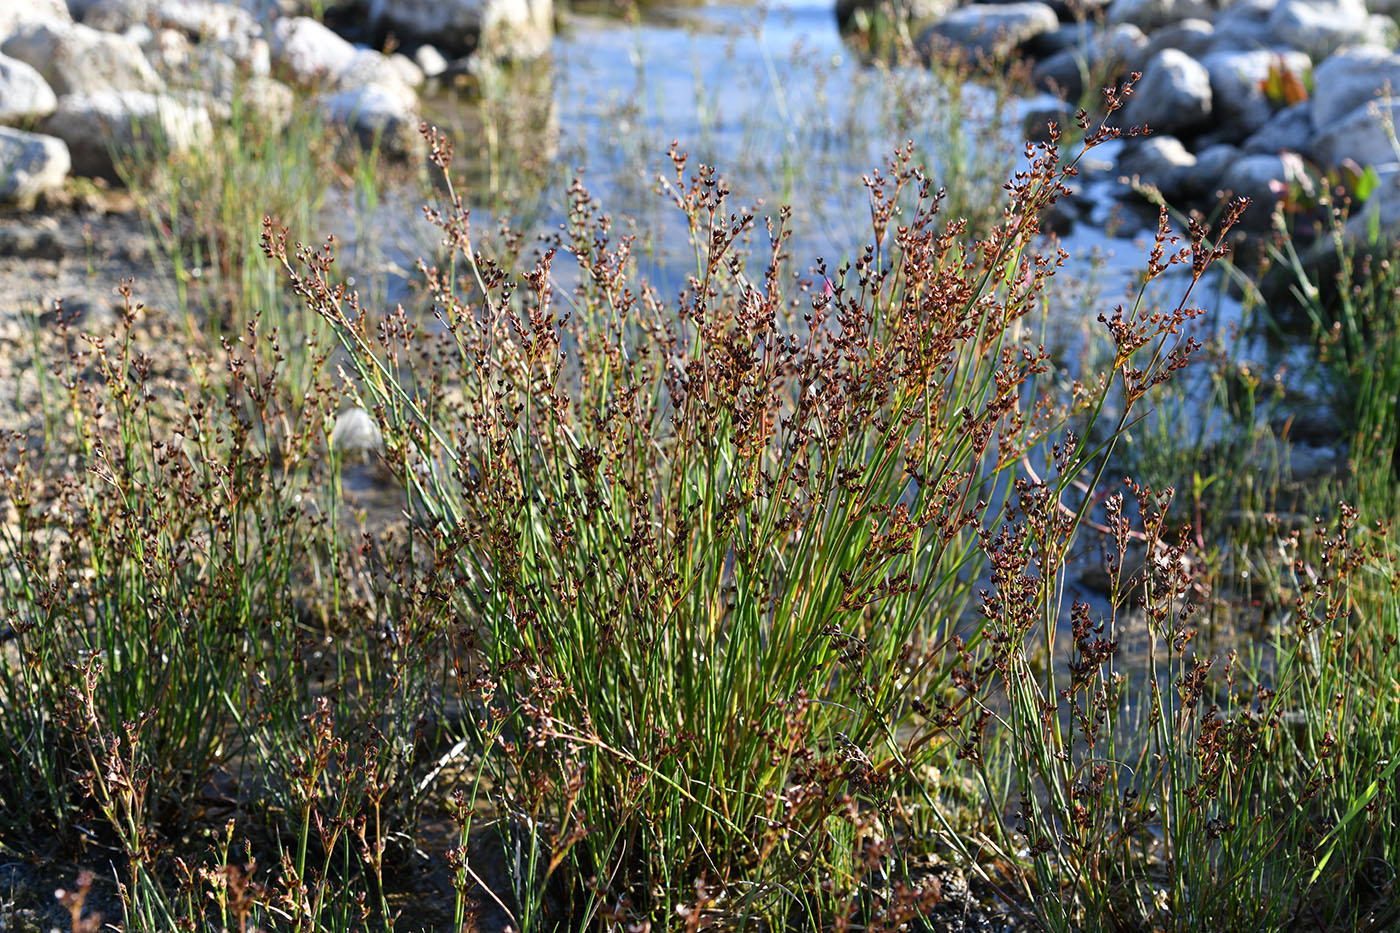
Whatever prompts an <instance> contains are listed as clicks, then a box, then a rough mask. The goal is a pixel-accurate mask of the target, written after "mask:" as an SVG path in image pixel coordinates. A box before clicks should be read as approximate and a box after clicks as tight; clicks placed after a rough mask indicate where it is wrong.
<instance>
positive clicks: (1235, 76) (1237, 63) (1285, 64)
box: [1201, 49, 1312, 142]
mask: <svg viewBox="0 0 1400 933" xmlns="http://www.w3.org/2000/svg"><path fill="white" fill-rule="evenodd" d="M1201 64H1203V65H1204V66H1205V67H1206V70H1207V71H1208V72H1210V86H1211V90H1212V91H1213V92H1214V94H1215V101H1216V114H1215V119H1216V123H1217V124H1218V125H1219V127H1220V129H1221V130H1222V131H1224V135H1226V136H1228V137H1229V138H1230V141H1232V142H1238V141H1240V140H1243V139H1245V138H1246V137H1248V136H1249V135H1250V134H1252V133H1254V132H1255V131H1257V130H1258V129H1259V128H1260V127H1261V126H1263V125H1264V124H1265V123H1268V122H1269V118H1270V117H1272V116H1273V115H1274V111H1275V110H1277V109H1280V108H1281V107H1282V106H1283V105H1284V103H1283V102H1282V101H1278V102H1275V101H1272V100H1270V99H1269V96H1268V95H1267V94H1265V93H1264V88H1263V83H1264V81H1265V80H1266V79H1267V78H1268V77H1269V71H1270V70H1271V69H1275V68H1280V67H1282V68H1287V69H1288V70H1289V71H1290V72H1292V73H1293V74H1294V75H1296V76H1297V77H1298V78H1300V79H1301V78H1302V77H1303V76H1304V75H1305V74H1307V72H1308V69H1310V68H1311V67H1312V61H1311V60H1310V59H1309V58H1308V56H1307V55H1306V54H1305V53H1303V52H1293V51H1289V52H1270V51H1266V50H1264V49H1255V50H1252V51H1244V52H1212V53H1211V54H1210V55H1207V56H1206V57H1205V58H1204V59H1202V60H1201Z"/></svg>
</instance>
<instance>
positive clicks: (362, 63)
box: [332, 49, 418, 101]
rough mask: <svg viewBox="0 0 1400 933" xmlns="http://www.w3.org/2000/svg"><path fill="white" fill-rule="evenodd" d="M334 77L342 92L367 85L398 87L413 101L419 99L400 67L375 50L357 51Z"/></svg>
mask: <svg viewBox="0 0 1400 933" xmlns="http://www.w3.org/2000/svg"><path fill="white" fill-rule="evenodd" d="M332 77H333V78H334V81H333V83H334V85H335V87H337V88H339V89H341V90H347V91H348V90H352V89H354V88H357V87H364V86H365V85H367V84H384V85H396V86H399V87H401V88H403V90H404V92H405V93H406V94H408V95H409V96H410V97H411V98H412V99H413V100H415V101H416V100H417V99H418V96H417V95H416V94H413V88H412V87H411V86H410V85H409V84H408V82H406V81H404V80H403V77H402V75H401V74H400V72H399V68H398V66H397V65H395V64H394V63H393V62H392V61H391V60H390V59H389V56H387V55H385V54H383V53H381V52H376V51H374V50H373V49H356V50H355V55H354V57H353V58H351V59H350V63H349V64H348V65H346V66H345V67H344V68H342V69H341V70H340V71H339V72H337V73H336V74H335V75H333V76H332Z"/></svg>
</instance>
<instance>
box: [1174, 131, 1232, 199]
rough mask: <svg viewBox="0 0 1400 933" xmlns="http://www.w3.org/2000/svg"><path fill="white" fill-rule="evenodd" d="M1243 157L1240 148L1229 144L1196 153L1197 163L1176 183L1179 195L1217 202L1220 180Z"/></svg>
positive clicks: (1179, 177)
mask: <svg viewBox="0 0 1400 933" xmlns="http://www.w3.org/2000/svg"><path fill="white" fill-rule="evenodd" d="M1241 155H1242V153H1241V152H1240V149H1239V147H1238V146H1231V145H1229V144H1227V143H1218V144H1216V145H1214V146H1207V147H1206V148H1204V149H1202V150H1201V151H1200V152H1198V153H1196V161H1195V163H1194V164H1193V165H1190V166H1187V167H1186V168H1184V169H1183V170H1182V171H1181V172H1180V173H1179V174H1178V176H1177V178H1176V183H1177V189H1178V191H1179V193H1180V194H1181V195H1182V197H1185V198H1205V199H1207V200H1215V196H1216V192H1217V191H1218V190H1219V188H1220V179H1221V178H1222V177H1223V176H1224V175H1225V173H1226V172H1227V171H1228V170H1229V168H1230V166H1231V165H1233V164H1234V163H1235V162H1236V161H1238V160H1239V158H1240V156H1241Z"/></svg>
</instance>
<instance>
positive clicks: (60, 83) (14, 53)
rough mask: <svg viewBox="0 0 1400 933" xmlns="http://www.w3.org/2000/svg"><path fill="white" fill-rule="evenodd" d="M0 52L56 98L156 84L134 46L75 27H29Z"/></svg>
mask: <svg viewBox="0 0 1400 933" xmlns="http://www.w3.org/2000/svg"><path fill="white" fill-rule="evenodd" d="M0 51H3V52H4V53H5V54H6V55H9V56H11V57H12V58H18V59H19V60H20V61H23V62H28V63H29V64H30V65H32V66H34V67H35V68H36V69H38V71H39V73H40V74H41V75H43V76H44V80H46V81H48V83H49V86H50V87H52V88H53V89H54V92H55V93H57V94H58V95H59V96H60V97H61V96H63V95H64V94H78V93H83V92H88V91H94V92H95V91H155V90H159V88H160V86H161V81H160V76H159V75H157V74H156V70H155V69H154V68H152V67H151V63H150V62H148V61H146V56H145V55H144V54H143V53H142V51H141V47H140V46H139V45H137V44H136V43H135V42H132V41H131V40H130V39H128V38H126V37H125V36H118V35H114V34H112V33H109V32H102V31H100V30H97V29H93V28H92V27H90V26H84V25H82V24H81V23H59V22H54V23H31V24H29V25H27V26H23V27H21V28H20V29H19V30H18V31H16V32H14V33H12V34H11V35H10V37H9V38H8V39H6V40H5V42H4V44H3V45H0Z"/></svg>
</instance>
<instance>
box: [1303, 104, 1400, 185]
mask: <svg viewBox="0 0 1400 933" xmlns="http://www.w3.org/2000/svg"><path fill="white" fill-rule="evenodd" d="M1386 121H1389V123H1390V125H1391V127H1392V128H1393V127H1394V126H1396V125H1397V124H1400V98H1396V97H1386V98H1381V99H1378V100H1374V101H1371V102H1370V103H1366V104H1362V105H1361V106H1360V107H1357V108H1356V109H1355V110H1353V111H1352V112H1351V113H1349V114H1347V115H1346V116H1344V117H1342V118H1341V119H1340V120H1333V121H1332V122H1330V123H1328V124H1327V125H1326V126H1324V127H1322V128H1321V129H1320V130H1318V131H1317V132H1315V133H1314V134H1313V137H1312V139H1311V140H1310V141H1309V143H1308V151H1309V153H1311V155H1312V157H1313V161H1315V162H1317V163H1318V164H1319V165H1321V166H1323V167H1324V168H1334V167H1336V166H1338V165H1341V163H1342V162H1343V161H1344V160H1346V159H1351V160H1352V161H1354V162H1356V163H1357V164H1359V165H1362V166H1367V165H1385V164H1387V163H1390V162H1394V161H1396V160H1397V158H1400V153H1397V152H1396V145H1395V143H1394V141H1393V140H1392V139H1391V133H1392V132H1394V130H1393V129H1392V130H1390V131H1387V129H1386V127H1385V125H1384V124H1385V122H1386Z"/></svg>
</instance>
